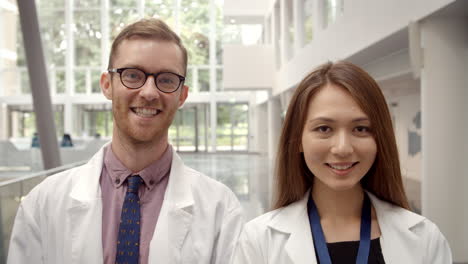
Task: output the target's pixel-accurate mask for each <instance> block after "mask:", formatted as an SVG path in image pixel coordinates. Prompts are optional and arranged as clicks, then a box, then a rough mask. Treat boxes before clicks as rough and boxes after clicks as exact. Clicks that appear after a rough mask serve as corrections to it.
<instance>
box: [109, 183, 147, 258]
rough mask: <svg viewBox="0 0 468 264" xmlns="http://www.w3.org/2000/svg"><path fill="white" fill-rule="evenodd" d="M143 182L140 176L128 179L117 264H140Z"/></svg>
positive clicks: (118, 241) (119, 235)
mask: <svg viewBox="0 0 468 264" xmlns="http://www.w3.org/2000/svg"><path fill="white" fill-rule="evenodd" d="M142 182H143V180H142V179H141V177H140V176H139V175H135V176H130V177H128V179H127V183H128V189H127V193H126V194H125V200H124V203H123V206H122V214H121V217H120V226H119V233H118V238H117V256H116V257H115V263H116V264H124V263H125V264H138V257H139V254H140V198H139V197H138V188H139V187H140V184H141V183H142Z"/></svg>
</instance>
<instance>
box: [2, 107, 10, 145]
mask: <svg viewBox="0 0 468 264" xmlns="http://www.w3.org/2000/svg"><path fill="white" fill-rule="evenodd" d="M7 114H8V109H7V105H6V104H4V103H1V104H0V127H1V129H0V140H7V139H8V128H9V127H8V115H7Z"/></svg>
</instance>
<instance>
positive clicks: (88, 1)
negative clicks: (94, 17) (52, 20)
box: [74, 0, 101, 8]
mask: <svg viewBox="0 0 468 264" xmlns="http://www.w3.org/2000/svg"><path fill="white" fill-rule="evenodd" d="M74 3H75V7H76V8H89V7H94V8H100V7H101V1H100V0H74Z"/></svg>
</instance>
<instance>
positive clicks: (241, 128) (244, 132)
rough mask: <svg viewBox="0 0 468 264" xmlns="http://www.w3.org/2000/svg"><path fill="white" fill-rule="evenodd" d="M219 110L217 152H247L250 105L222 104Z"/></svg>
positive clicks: (218, 107) (219, 105)
mask: <svg viewBox="0 0 468 264" xmlns="http://www.w3.org/2000/svg"><path fill="white" fill-rule="evenodd" d="M217 110H218V113H217V116H218V120H217V125H218V127H217V131H216V134H217V135H216V138H217V139H216V145H217V146H216V148H217V150H221V151H223V150H228V151H233V150H247V147H248V130H249V129H248V110H249V107H248V104H229V103H220V104H218V106H217Z"/></svg>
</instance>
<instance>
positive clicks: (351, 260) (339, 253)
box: [315, 238, 385, 264]
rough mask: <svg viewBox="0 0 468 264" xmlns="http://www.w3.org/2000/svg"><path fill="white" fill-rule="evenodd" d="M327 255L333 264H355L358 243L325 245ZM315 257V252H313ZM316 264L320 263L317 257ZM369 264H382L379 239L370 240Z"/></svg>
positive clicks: (348, 242)
mask: <svg viewBox="0 0 468 264" xmlns="http://www.w3.org/2000/svg"><path fill="white" fill-rule="evenodd" d="M327 247H328V253H329V254H330V258H331V261H332V263H333V264H355V263H356V257H357V253H358V249H359V241H346V242H335V243H327ZM315 256H317V250H316V251H315ZM317 263H320V261H319V259H318V257H317ZM368 263H369V264H384V263H385V261H384V258H383V255H382V248H381V247H380V239H379V238H376V239H372V240H371V246H370V252H369V259H368Z"/></svg>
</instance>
